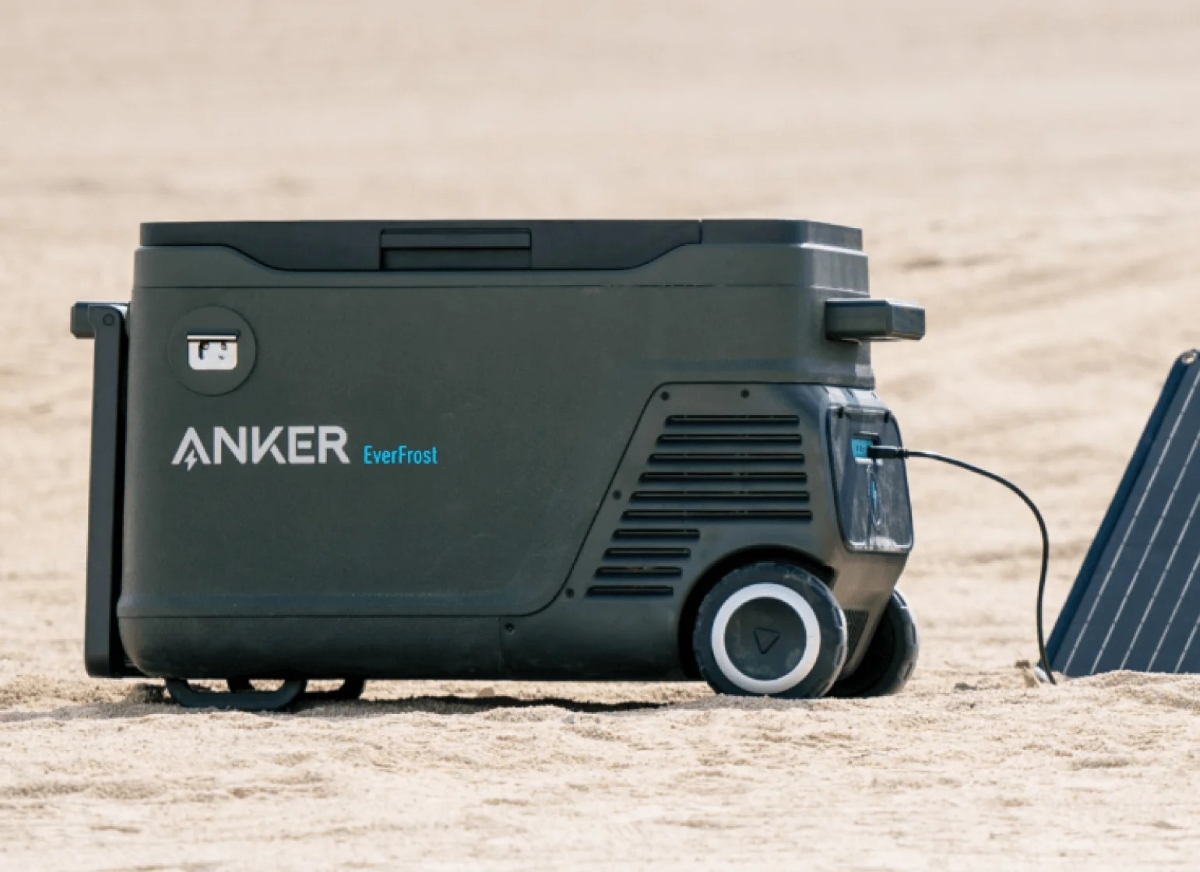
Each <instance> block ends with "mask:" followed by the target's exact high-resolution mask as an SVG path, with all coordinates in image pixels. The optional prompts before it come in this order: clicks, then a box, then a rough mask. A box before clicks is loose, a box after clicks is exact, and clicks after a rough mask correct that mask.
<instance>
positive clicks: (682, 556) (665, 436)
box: [588, 415, 813, 596]
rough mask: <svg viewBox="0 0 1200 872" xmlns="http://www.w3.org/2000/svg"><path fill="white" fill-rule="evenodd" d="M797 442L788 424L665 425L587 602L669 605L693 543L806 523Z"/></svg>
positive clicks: (771, 418)
mask: <svg viewBox="0 0 1200 872" xmlns="http://www.w3.org/2000/svg"><path fill="white" fill-rule="evenodd" d="M803 442H804V440H803V437H802V436H801V433H800V418H799V416H797V415H671V416H669V417H667V418H666V419H665V420H664V421H663V424H662V428H661V429H660V430H659V432H658V434H657V436H655V438H654V444H653V447H652V448H651V450H650V452H649V456H647V457H646V458H645V465H644V466H643V467H642V469H641V470H640V471H637V485H636V486H635V487H631V488H629V493H628V496H627V497H626V503H625V505H623V506H622V507H621V509H622V511H621V526H620V528H619V529H618V530H616V532H614V533H613V535H612V541H611V543H610V544H609V547H608V548H607V549H606V550H605V551H604V552H603V556H602V558H601V560H600V561H599V563H600V565H599V566H598V568H597V569H595V570H594V573H595V574H594V580H595V581H596V582H601V581H606V582H614V583H613V584H604V585H600V584H596V585H594V586H593V587H592V588H589V590H588V596H664V595H671V593H672V592H673V591H674V586H673V585H668V584H665V583H664V582H665V581H667V580H670V581H675V580H677V579H681V578H682V576H683V574H684V567H685V566H687V563H688V561H689V560H690V559H691V557H692V552H693V547H694V546H692V547H689V546H690V543H694V542H697V541H699V540H700V537H701V536H702V535H704V536H707V535H710V534H712V533H716V531H717V529H719V527H720V526H721V525H730V524H736V525H739V526H741V525H744V524H754V523H758V524H791V523H804V522H807V521H811V520H812V517H813V513H812V510H811V507H810V505H809V503H810V499H811V496H810V492H809V491H808V490H807V485H808V473H807V471H806V470H805V466H804V462H805V458H804V452H803V451H802V450H801V447H802V445H803ZM676 525H679V526H676ZM681 543H683V544H681ZM618 580H619V581H620V582H621V583H620V584H615V582H617V581H618ZM635 591H636V592H635ZM656 591H657V593H656Z"/></svg>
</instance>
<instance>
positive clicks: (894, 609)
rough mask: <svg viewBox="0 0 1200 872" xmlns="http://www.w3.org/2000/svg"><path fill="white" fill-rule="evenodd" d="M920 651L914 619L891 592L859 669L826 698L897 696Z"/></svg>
mask: <svg viewBox="0 0 1200 872" xmlns="http://www.w3.org/2000/svg"><path fill="white" fill-rule="evenodd" d="M920 651H921V638H920V635H919V634H918V633H917V622H916V619H915V618H914V617H913V613H912V610H911V609H909V607H908V603H907V602H906V601H905V599H904V595H903V594H901V593H900V591H898V590H894V591H892V598H891V599H890V600H888V604H887V608H885V609H884V612H883V617H882V618H881V619H880V621H879V626H878V627H876V628H875V635H873V636H872V637H871V641H870V643H869V644H868V645H867V650H866V652H865V653H864V654H863V659H862V661H861V662H860V663H859V665H858V668H857V669H855V670H854V673H853V674H852V675H850V676H848V677H847V678H846V679H845V680H844V681H839V682H838V683H837V684H835V685H834V686H833V690H831V691H829V695H830V696H837V697H842V698H848V697H854V698H860V699H861V698H864V697H869V696H888V695H890V694H893V693H899V692H900V689H901V688H903V687H904V685H905V684H907V683H908V679H909V678H911V677H912V674H913V669H915V668H916V665H917V656H918V655H919V654H920Z"/></svg>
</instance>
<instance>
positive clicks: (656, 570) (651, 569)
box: [596, 566, 683, 579]
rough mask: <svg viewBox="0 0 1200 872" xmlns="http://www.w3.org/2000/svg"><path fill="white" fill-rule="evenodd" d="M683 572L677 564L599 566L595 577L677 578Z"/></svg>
mask: <svg viewBox="0 0 1200 872" xmlns="http://www.w3.org/2000/svg"><path fill="white" fill-rule="evenodd" d="M682 574H683V570H681V569H680V568H679V567H678V566H601V567H600V568H599V569H597V570H596V578H634V579H642V578H678V577H679V576H680V575H682Z"/></svg>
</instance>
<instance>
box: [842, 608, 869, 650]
mask: <svg viewBox="0 0 1200 872" xmlns="http://www.w3.org/2000/svg"><path fill="white" fill-rule="evenodd" d="M845 614H846V650H847V654H846V659H847V660H849V659H850V658H851V657H853V656H854V652H855V651H857V650H858V643H859V642H861V641H862V635H863V630H865V629H866V628H867V617H868V616H869V614H870V613H869V612H866V611H861V610H859V609H849V610H847V611H846V613H845Z"/></svg>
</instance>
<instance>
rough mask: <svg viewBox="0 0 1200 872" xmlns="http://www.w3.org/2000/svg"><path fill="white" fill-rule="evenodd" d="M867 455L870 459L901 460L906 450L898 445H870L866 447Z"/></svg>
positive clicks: (906, 454)
mask: <svg viewBox="0 0 1200 872" xmlns="http://www.w3.org/2000/svg"><path fill="white" fill-rule="evenodd" d="M867 457H869V458H871V459H872V460H903V459H904V458H906V457H908V452H907V451H905V450H904V449H903V448H901V447H900V446H899V445H872V446H871V447H869V448H868V449H867Z"/></svg>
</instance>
